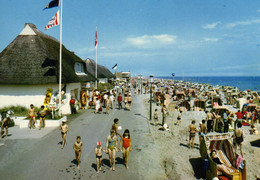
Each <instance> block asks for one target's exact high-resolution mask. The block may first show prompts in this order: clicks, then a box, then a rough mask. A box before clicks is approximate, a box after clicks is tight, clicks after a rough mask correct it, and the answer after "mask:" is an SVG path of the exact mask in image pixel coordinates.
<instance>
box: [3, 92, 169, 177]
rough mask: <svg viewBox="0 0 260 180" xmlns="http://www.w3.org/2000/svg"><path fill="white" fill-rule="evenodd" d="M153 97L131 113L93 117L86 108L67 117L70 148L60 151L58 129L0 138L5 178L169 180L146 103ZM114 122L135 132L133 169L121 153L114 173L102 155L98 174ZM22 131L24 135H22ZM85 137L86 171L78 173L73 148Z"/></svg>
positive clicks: (17, 132)
mask: <svg viewBox="0 0 260 180" xmlns="http://www.w3.org/2000/svg"><path fill="white" fill-rule="evenodd" d="M148 97H149V95H138V96H134V97H133V106H132V110H131V111H125V110H118V109H114V110H110V114H109V115H107V114H94V113H93V110H84V111H82V113H81V114H79V115H76V116H75V115H73V116H70V117H69V118H68V119H69V120H68V124H69V128H70V130H69V132H68V135H67V146H65V148H64V149H61V148H60V144H59V143H60V141H61V135H60V131H59V130H58V128H48V129H42V130H41V131H39V130H30V129H23V130H21V129H17V128H16V127H15V128H10V134H12V136H10V137H9V138H8V139H3V140H0V154H1V156H0V174H1V178H3V179H6V180H9V179H10V180H12V179H22V180H23V179H30V180H31V179H43V180H44V179H164V172H163V170H162V168H161V166H160V163H159V158H158V157H157V156H156V154H157V153H158V152H157V149H158V147H156V145H155V143H154V140H153V139H152V136H151V133H150V130H149V126H148V119H147V113H146V112H145V108H144V104H143V101H144V99H145V98H148ZM114 118H119V126H121V127H122V130H120V131H119V132H120V133H121V134H122V133H123V131H124V130H125V129H126V128H128V129H129V130H130V134H131V138H132V145H133V151H132V152H130V158H129V169H128V170H127V169H126V168H125V166H124V165H123V159H122V153H121V152H117V154H116V171H110V166H109V160H108V155H107V154H105V153H103V162H104V166H103V171H101V172H100V173H99V174H96V169H95V168H96V158H95V153H94V149H95V147H96V142H97V141H101V143H102V147H103V148H105V142H106V137H107V136H108V135H109V131H110V128H111V126H112V124H113V120H114ZM22 131H23V132H22ZM78 135H80V136H81V137H82V142H83V146H84V150H83V152H82V157H81V161H82V163H81V168H80V170H78V169H77V167H76V164H75V161H74V158H75V156H74V151H73V149H72V146H73V143H74V142H75V139H76V136H78Z"/></svg>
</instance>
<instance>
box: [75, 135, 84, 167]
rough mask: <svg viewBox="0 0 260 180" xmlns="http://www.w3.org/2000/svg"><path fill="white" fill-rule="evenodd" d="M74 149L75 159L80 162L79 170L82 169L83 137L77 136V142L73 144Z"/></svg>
mask: <svg viewBox="0 0 260 180" xmlns="http://www.w3.org/2000/svg"><path fill="white" fill-rule="evenodd" d="M73 149H74V151H75V157H76V160H77V161H78V169H79V168H80V166H79V165H80V157H81V150H82V151H83V143H82V142H81V137H80V136H77V139H76V142H75V143H74V144H73Z"/></svg>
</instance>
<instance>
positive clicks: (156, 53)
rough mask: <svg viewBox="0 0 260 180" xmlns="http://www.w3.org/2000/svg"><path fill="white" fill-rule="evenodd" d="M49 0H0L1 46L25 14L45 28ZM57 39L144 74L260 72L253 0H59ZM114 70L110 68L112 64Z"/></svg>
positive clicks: (258, 13) (258, 18) (257, 5)
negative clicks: (61, 10)
mask: <svg viewBox="0 0 260 180" xmlns="http://www.w3.org/2000/svg"><path fill="white" fill-rule="evenodd" d="M49 2H50V0H22V1H21V0H1V1H0V22H1V29H0V51H2V50H3V49H4V48H5V47H6V46H7V45H8V44H9V43H11V42H12V41H13V39H14V38H15V37H16V36H17V35H18V34H19V33H20V32H21V31H22V29H23V27H24V24H25V23H26V22H30V23H33V24H35V25H36V26H37V28H38V29H39V30H40V31H42V32H44V33H46V34H49V35H50V36H53V37H55V38H56V39H59V26H56V27H53V28H51V29H48V30H46V31H45V30H44V27H45V25H47V23H48V21H49V20H50V19H51V17H52V16H53V15H54V14H55V13H56V11H57V10H58V8H52V9H48V10H44V11H42V9H43V8H44V7H45V6H46V5H47V4H48V3H49ZM63 5H64V6H63V44H64V45H65V46H66V48H68V49H69V50H70V51H74V52H75V53H76V54H77V55H78V56H79V57H81V58H82V59H86V58H92V59H95V47H94V41H95V30H96V25H97V26H98V63H99V64H102V65H105V66H107V67H108V68H109V69H111V67H112V66H113V65H114V64H116V63H117V64H118V71H129V70H130V71H131V72H132V74H133V75H137V74H143V75H144V76H147V75H149V74H154V75H155V76H170V75H171V73H173V72H174V73H175V74H176V75H177V76H182V75H183V74H184V75H185V76H250V75H252V76H260V1H258V0H250V1H243V0H210V1H205V0H196V1H192V0H131V1H129V0H92V1H91V0H70V1H69V0H64V2H63ZM112 72H113V70H112Z"/></svg>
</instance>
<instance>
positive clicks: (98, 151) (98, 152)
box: [95, 141, 105, 173]
mask: <svg viewBox="0 0 260 180" xmlns="http://www.w3.org/2000/svg"><path fill="white" fill-rule="evenodd" d="M102 151H103V152H105V151H104V150H103V148H102V147H101V142H100V141H98V142H97V148H96V149H95V153H96V160H97V173H99V170H100V171H101V170H102V169H101V166H102Z"/></svg>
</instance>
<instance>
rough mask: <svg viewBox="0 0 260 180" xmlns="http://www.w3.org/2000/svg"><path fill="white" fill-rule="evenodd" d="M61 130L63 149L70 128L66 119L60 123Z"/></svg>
mask: <svg viewBox="0 0 260 180" xmlns="http://www.w3.org/2000/svg"><path fill="white" fill-rule="evenodd" d="M60 130H61V137H62V144H61V149H63V148H64V146H65V144H66V136H67V132H68V130H69V126H68V125H67V124H66V120H62V124H61V125H60Z"/></svg>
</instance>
